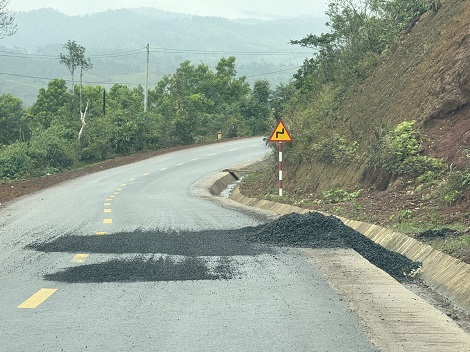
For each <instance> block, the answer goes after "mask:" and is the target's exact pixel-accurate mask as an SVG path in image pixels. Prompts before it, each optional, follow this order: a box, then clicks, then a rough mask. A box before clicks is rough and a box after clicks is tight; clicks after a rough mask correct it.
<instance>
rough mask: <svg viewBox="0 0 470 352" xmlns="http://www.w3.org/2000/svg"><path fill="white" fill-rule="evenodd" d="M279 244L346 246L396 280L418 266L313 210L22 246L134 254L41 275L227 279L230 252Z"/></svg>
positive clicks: (257, 251)
mask: <svg viewBox="0 0 470 352" xmlns="http://www.w3.org/2000/svg"><path fill="white" fill-rule="evenodd" d="M283 246H287V247H303V248H352V249H353V250H355V251H356V252H358V253H359V254H361V255H362V256H363V257H364V258H365V259H367V260H368V261H369V262H371V263H372V264H374V265H376V266H377V267H379V268H380V269H382V270H384V271H385V272H387V273H388V274H389V275H391V276H392V277H394V278H395V279H397V280H398V281H406V280H409V279H410V278H411V276H412V274H413V273H416V272H418V269H419V267H420V263H417V262H413V261H411V260H409V259H408V258H406V257H405V256H403V255H401V254H398V253H395V252H392V251H389V250H387V249H385V248H383V247H381V246H379V245H378V244H376V243H375V242H373V241H372V240H370V239H369V238H367V237H365V236H364V235H362V234H360V233H359V232H357V231H355V230H353V229H352V228H350V227H348V226H346V225H344V224H343V223H342V222H341V220H339V219H338V218H336V217H334V216H325V215H322V214H320V213H317V212H310V213H306V214H296V213H292V214H288V215H284V216H282V217H280V218H279V219H277V220H274V221H272V222H269V223H267V224H262V225H259V226H256V227H245V228H240V229H235V230H226V231H219V230H218V231H216V230H212V231H194V232H191V231H183V232H162V231H157V230H149V231H141V230H136V231H134V232H125V233H116V234H109V235H106V236H79V235H64V236H61V237H58V238H57V239H55V240H54V241H52V242H48V243H36V244H31V245H29V246H27V248H29V249H34V250H38V251H44V252H70V253H109V254H131V255H137V256H136V257H134V258H132V259H113V260H111V261H108V262H106V263H98V264H86V265H81V266H78V267H71V268H68V269H66V270H64V271H62V272H59V273H56V274H50V275H46V276H45V278H46V279H48V280H57V281H66V282H103V281H171V280H214V279H228V278H231V277H232V275H231V273H232V272H233V271H236V269H237V268H234V267H233V266H234V264H232V263H231V261H230V257H233V256H257V255H261V254H265V253H273V252H275V247H283ZM148 255H150V256H152V255H153V257H150V258H148ZM156 255H164V256H167V257H166V258H164V259H162V258H161V257H160V258H158V257H156ZM146 256H147V257H146ZM170 256H173V257H175V256H177V257H183V258H184V259H181V258H178V259H174V258H173V259H172V258H170ZM214 260H216V261H220V265H217V266H216V268H219V269H217V270H215V271H214V270H212V269H210V268H209V267H210V263H211V262H214ZM222 269H223V270H222ZM364 279H366V278H364Z"/></svg>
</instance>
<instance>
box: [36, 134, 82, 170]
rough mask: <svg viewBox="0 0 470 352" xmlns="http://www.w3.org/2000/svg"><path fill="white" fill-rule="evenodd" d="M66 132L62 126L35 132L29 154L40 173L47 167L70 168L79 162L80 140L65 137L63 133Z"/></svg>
mask: <svg viewBox="0 0 470 352" xmlns="http://www.w3.org/2000/svg"><path fill="white" fill-rule="evenodd" d="M65 132H66V131H65V130H61V128H60V127H51V128H49V129H47V130H41V131H36V132H35V133H34V134H33V137H32V138H31V142H30V146H29V155H30V156H31V158H33V160H34V163H35V166H36V169H37V172H38V173H39V174H41V173H44V170H46V169H47V168H54V169H57V170H64V169H68V168H70V167H72V166H73V165H74V164H75V163H76V162H78V154H77V151H78V150H79V147H78V140H75V139H74V140H68V139H66V138H64V137H63V136H62V135H63V134H64V133H65Z"/></svg>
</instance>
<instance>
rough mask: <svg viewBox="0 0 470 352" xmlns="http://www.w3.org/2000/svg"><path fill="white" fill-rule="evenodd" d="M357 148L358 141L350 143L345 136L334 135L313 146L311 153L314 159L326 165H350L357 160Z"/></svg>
mask: <svg viewBox="0 0 470 352" xmlns="http://www.w3.org/2000/svg"><path fill="white" fill-rule="evenodd" d="M357 146H358V143H357V142H356V141H348V140H347V139H346V138H345V137H344V136H342V135H340V134H334V135H333V136H332V137H331V138H326V139H324V140H323V141H321V142H319V143H316V144H313V146H312V150H311V153H313V154H314V155H313V157H314V158H316V159H317V160H320V161H322V162H324V163H329V164H335V165H342V164H350V163H352V162H353V161H355V160H356V151H357Z"/></svg>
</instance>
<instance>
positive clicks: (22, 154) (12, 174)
mask: <svg viewBox="0 0 470 352" xmlns="http://www.w3.org/2000/svg"><path fill="white" fill-rule="evenodd" d="M31 169H32V160H31V158H30V156H29V155H28V146H27V145H26V143H23V142H16V143H13V144H10V145H8V146H6V147H3V148H1V149H0V179H7V180H13V179H16V178H20V177H24V176H28V175H29V174H30V172H31Z"/></svg>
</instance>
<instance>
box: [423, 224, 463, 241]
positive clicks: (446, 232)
mask: <svg viewBox="0 0 470 352" xmlns="http://www.w3.org/2000/svg"><path fill="white" fill-rule="evenodd" d="M458 235H460V232H459V231H456V230H452V229H449V228H447V227H444V228H442V229H439V230H426V231H423V232H420V233H417V234H416V235H415V237H416V238H418V239H420V240H434V239H437V238H446V237H451V236H458Z"/></svg>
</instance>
